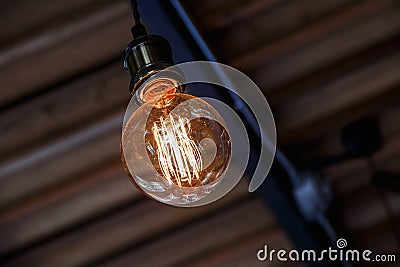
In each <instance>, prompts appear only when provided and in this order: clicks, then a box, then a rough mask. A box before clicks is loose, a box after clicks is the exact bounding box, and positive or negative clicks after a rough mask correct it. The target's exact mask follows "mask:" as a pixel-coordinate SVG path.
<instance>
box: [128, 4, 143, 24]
mask: <svg viewBox="0 0 400 267" xmlns="http://www.w3.org/2000/svg"><path fill="white" fill-rule="evenodd" d="M129 2H130V4H131V7H132V12H133V19H134V20H135V25H137V24H142V23H141V21H140V13H139V9H138V4H137V1H136V0H130V1H129Z"/></svg>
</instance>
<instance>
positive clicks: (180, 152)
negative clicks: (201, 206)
mask: <svg viewBox="0 0 400 267" xmlns="http://www.w3.org/2000/svg"><path fill="white" fill-rule="evenodd" d="M152 131H153V135H154V139H155V142H156V145H157V147H158V151H157V155H158V161H159V164H160V167H161V171H162V173H163V175H164V177H165V179H167V180H168V182H169V183H170V184H172V183H173V182H175V184H177V185H178V186H180V187H181V186H182V183H185V182H186V183H188V184H189V185H192V181H193V180H199V179H200V175H199V174H200V172H201V171H202V160H201V155H200V151H199V148H198V147H197V145H196V143H195V142H194V141H193V140H191V139H190V138H189V134H188V132H189V131H190V124H189V120H187V119H185V118H181V117H178V118H177V120H175V118H174V117H169V118H167V119H165V120H164V119H162V118H161V119H160V123H159V125H157V123H154V124H153V127H152ZM173 180H174V181H173Z"/></svg>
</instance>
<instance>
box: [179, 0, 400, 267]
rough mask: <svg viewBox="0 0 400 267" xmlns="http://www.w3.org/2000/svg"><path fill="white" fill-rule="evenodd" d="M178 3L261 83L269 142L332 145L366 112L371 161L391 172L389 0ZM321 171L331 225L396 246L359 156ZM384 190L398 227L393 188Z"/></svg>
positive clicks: (395, 128)
mask: <svg viewBox="0 0 400 267" xmlns="http://www.w3.org/2000/svg"><path fill="white" fill-rule="evenodd" d="M185 2H186V3H187V6H188V7H191V6H195V5H199V6H201V7H199V8H196V9H192V16H193V17H194V19H195V21H197V23H198V25H199V27H200V29H201V30H202V32H203V34H204V36H205V38H206V39H207V40H208V41H209V42H210V44H211V46H212V48H213V49H214V50H215V52H216V54H217V55H218V56H220V59H221V60H223V61H224V62H226V63H228V64H231V65H232V66H234V67H237V68H239V69H241V70H242V71H244V72H245V73H247V74H249V76H250V77H252V78H253V79H254V80H255V82H256V83H257V84H258V85H259V86H260V88H261V89H262V90H263V91H264V93H265V95H266V97H267V99H268V101H269V103H270V105H271V106H272V110H273V112H274V115H275V118H276V121H277V131H278V141H279V142H278V143H279V145H280V146H281V147H283V148H286V151H287V152H288V153H289V154H291V155H293V156H294V158H299V159H302V160H307V159H315V158H320V157H325V156H329V155H336V154H339V153H342V152H343V151H344V147H343V145H342V144H341V141H340V132H341V129H342V128H343V126H344V125H346V124H347V123H349V122H352V121H354V120H356V119H358V118H362V117H365V116H374V117H376V118H377V119H378V121H379V126H380V128H381V130H382V133H383V136H384V139H385V140H384V141H385V146H384V148H383V149H382V150H381V151H379V153H377V155H375V156H374V161H375V162H376V165H377V168H381V169H386V170H390V171H394V172H400V161H399V159H400V123H399V122H400V90H399V89H400V88H399V87H400V19H399V17H400V2H399V1H392V0H387V1H386V0H383V1H374V0H371V1H350V0H327V1H313V0H304V1H303V0H302V1H285V0H282V1H280V0H275V1H257V0H253V1H241V0H237V1H234V0H232V1H229V0H226V1H214V2H213V4H212V5H211V4H210V3H209V2H211V1H195V0H193V1H191V0H186V1H185ZM200 2H202V4H201V3H200ZM189 9H190V8H189ZM239 10H240V11H239ZM324 171H325V173H326V174H327V175H328V176H329V177H330V179H331V181H332V183H333V186H334V190H335V193H336V195H337V199H338V200H339V203H340V205H339V212H338V216H337V218H336V220H337V221H336V224H338V225H340V226H341V228H343V230H344V232H345V233H346V237H347V238H348V240H350V242H352V244H353V245H354V246H355V247H360V248H372V249H375V250H376V251H379V252H382V253H384V252H386V253H388V252H392V253H397V255H399V254H400V248H399V244H398V243H396V240H395V235H394V233H393V231H392V229H391V228H390V225H389V222H388V217H387V214H386V212H385V209H384V206H383V204H382V201H381V198H380V197H379V193H378V191H377V189H376V188H375V187H374V186H372V185H371V182H370V176H371V172H370V170H369V168H368V166H367V162H366V160H364V159H355V160H349V161H346V162H343V163H340V164H335V165H333V166H329V167H327V168H326V169H325V170H324ZM386 195H387V199H388V201H389V205H390V207H391V209H392V212H393V213H394V216H395V218H397V227H398V228H399V229H400V223H399V221H400V194H398V193H397V194H396V193H391V192H386ZM382 266H384V264H382Z"/></svg>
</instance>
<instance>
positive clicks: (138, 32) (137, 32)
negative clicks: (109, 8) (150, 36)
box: [129, 0, 147, 38]
mask: <svg viewBox="0 0 400 267" xmlns="http://www.w3.org/2000/svg"><path fill="white" fill-rule="evenodd" d="M129 3H130V6H131V8H132V13H133V19H134V21H135V25H134V26H133V27H132V28H131V33H132V36H133V38H138V37H140V36H143V35H147V32H146V28H145V27H144V25H143V24H142V22H141V21H140V13H139V7H138V2H137V0H129Z"/></svg>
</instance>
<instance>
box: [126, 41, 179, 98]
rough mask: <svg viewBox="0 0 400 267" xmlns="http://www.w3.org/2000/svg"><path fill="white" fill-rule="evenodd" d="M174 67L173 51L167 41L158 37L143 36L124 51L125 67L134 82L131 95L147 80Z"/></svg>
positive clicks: (132, 82) (131, 86) (130, 87)
mask: <svg viewBox="0 0 400 267" xmlns="http://www.w3.org/2000/svg"><path fill="white" fill-rule="evenodd" d="M172 65H173V60H172V51H171V47H170V45H169V43H168V41H167V40H165V39H164V38H163V37H161V36H157V35H143V36H139V37H137V38H135V39H134V40H133V41H132V42H130V43H129V44H128V45H127V46H126V47H125V50H124V67H125V69H126V70H127V71H128V72H129V73H130V75H131V77H132V80H131V83H130V86H129V90H130V93H131V94H134V93H135V91H136V90H137V88H138V87H139V86H140V85H141V84H142V83H143V82H144V81H145V80H147V78H149V77H150V76H152V75H153V74H155V73H157V72H159V71H160V70H162V69H165V68H168V67H170V66H172Z"/></svg>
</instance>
